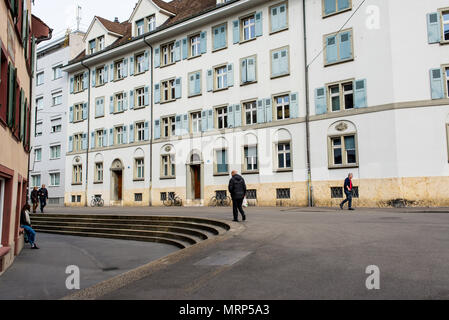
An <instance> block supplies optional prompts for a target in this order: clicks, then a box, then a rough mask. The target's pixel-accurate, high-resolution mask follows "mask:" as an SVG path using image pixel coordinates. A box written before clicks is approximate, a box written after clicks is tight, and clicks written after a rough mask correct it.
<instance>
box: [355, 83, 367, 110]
mask: <svg viewBox="0 0 449 320" xmlns="http://www.w3.org/2000/svg"><path fill="white" fill-rule="evenodd" d="M354 88H355V90H354V107H355V108H366V107H367V106H368V103H367V99H366V79H362V80H357V81H355V84H354Z"/></svg>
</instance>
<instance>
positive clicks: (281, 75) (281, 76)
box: [270, 72, 290, 80]
mask: <svg viewBox="0 0 449 320" xmlns="http://www.w3.org/2000/svg"><path fill="white" fill-rule="evenodd" d="M289 75H290V72H289V73H285V74H280V75H277V76H271V78H270V79H271V80H273V79H278V78H283V77H288V76H289Z"/></svg>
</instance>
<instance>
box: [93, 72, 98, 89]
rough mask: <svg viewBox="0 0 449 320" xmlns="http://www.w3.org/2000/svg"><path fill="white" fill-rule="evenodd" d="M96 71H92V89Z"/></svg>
mask: <svg viewBox="0 0 449 320" xmlns="http://www.w3.org/2000/svg"><path fill="white" fill-rule="evenodd" d="M95 75H96V71H95V70H92V87H95V82H96V80H97V79H96V76H95Z"/></svg>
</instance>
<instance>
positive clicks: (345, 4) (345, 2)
mask: <svg viewBox="0 0 449 320" xmlns="http://www.w3.org/2000/svg"><path fill="white" fill-rule="evenodd" d="M348 8H349V0H338V10H339V11H341V10H345V9H348Z"/></svg>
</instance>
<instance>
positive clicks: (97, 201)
mask: <svg viewBox="0 0 449 320" xmlns="http://www.w3.org/2000/svg"><path fill="white" fill-rule="evenodd" d="M90 206H91V207H102V206H104V200H103V199H102V198H101V196H100V197H97V196H92V200H91V201H90Z"/></svg>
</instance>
